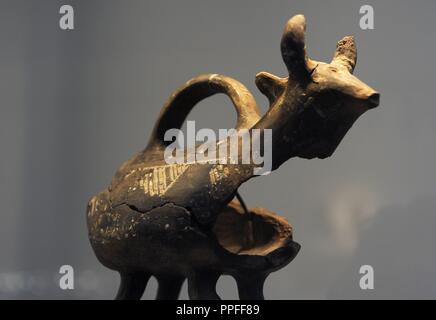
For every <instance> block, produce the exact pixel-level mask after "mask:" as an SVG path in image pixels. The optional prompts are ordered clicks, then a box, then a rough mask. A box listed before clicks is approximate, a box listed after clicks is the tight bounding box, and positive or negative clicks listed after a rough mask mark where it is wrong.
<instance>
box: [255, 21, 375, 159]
mask: <svg viewBox="0 0 436 320" xmlns="http://www.w3.org/2000/svg"><path fill="white" fill-rule="evenodd" d="M305 31H306V23H305V18H304V16H302V15H297V16H294V17H293V18H291V19H290V20H289V21H288V22H287V24H286V26H285V30H284V33H283V36H282V40H281V53H282V57H283V60H284V62H285V65H286V67H287V69H288V72H289V76H288V77H287V78H279V77H276V76H273V75H271V74H269V73H266V72H261V73H259V74H258V75H257V76H256V84H257V86H258V88H259V89H260V91H261V92H262V93H264V94H265V95H266V96H267V97H268V99H269V101H270V104H271V106H270V111H269V113H270V115H274V114H279V115H280V119H282V120H281V121H280V122H282V123H284V120H283V118H286V117H287V114H289V116H291V114H292V117H293V119H292V121H290V122H291V123H290V124H289V126H288V127H287V128H285V129H283V130H282V131H280V135H281V136H283V137H286V138H287V139H285V142H286V141H289V143H290V144H292V146H291V148H292V149H293V151H292V152H293V155H294V156H299V157H302V158H314V157H318V158H325V157H328V156H330V155H331V154H332V153H333V152H334V150H335V149H336V147H337V146H338V144H339V143H340V141H341V140H342V138H343V137H344V136H345V134H346V132H347V131H348V129H349V128H350V127H351V126H352V124H353V123H354V122H355V121H356V120H357V118H358V117H359V116H360V115H362V114H363V113H364V112H365V111H367V110H369V109H371V108H374V107H376V106H377V105H378V104H379V98H380V95H379V93H377V92H376V91H375V90H374V89H372V88H371V87H369V86H368V85H367V84H365V83H364V82H362V81H361V80H359V79H358V78H357V77H355V76H354V75H353V70H354V67H355V65H356V58H357V52H356V45H355V43H354V39H353V37H351V36H347V37H344V38H343V39H341V40H340V41H339V42H338V43H337V46H336V51H335V53H334V56H333V59H332V61H331V62H330V63H324V62H319V61H315V60H312V59H309V58H308V56H307V54H306V45H305ZM277 119H279V117H277ZM282 142H283V141H282Z"/></svg>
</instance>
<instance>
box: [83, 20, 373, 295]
mask: <svg viewBox="0 0 436 320" xmlns="http://www.w3.org/2000/svg"><path fill="white" fill-rule="evenodd" d="M305 29H306V25H305V18H304V16H302V15H297V16H294V17H293V18H291V19H290V20H289V21H288V22H287V24H286V26H285V30H284V33H283V37H282V40H281V53H282V57H283V60H284V62H285V65H286V67H287V69H288V73H289V75H288V76H287V77H285V78H280V77H276V76H274V75H271V74H269V73H266V72H261V73H259V74H258V75H257V76H256V85H257V87H258V88H259V90H260V91H261V92H262V93H263V94H265V95H266V96H267V98H268V100H269V103H270V107H269V110H268V111H267V112H266V114H264V115H263V116H261V115H260V112H259V109H258V107H257V105H256V102H255V100H254V98H253V96H252V95H251V93H250V92H249V91H248V90H247V89H246V88H245V87H244V86H243V85H242V84H241V83H239V82H238V81H236V80H234V79H231V78H229V77H225V76H222V75H216V74H214V75H200V76H198V77H195V78H193V79H192V80H190V81H188V82H187V83H186V84H185V85H184V86H182V87H181V88H179V89H178V90H177V91H176V92H175V93H174V94H173V95H171V97H170V99H169V100H168V102H167V103H166V105H165V106H164V107H163V109H162V111H161V114H160V116H159V119H158V121H157V123H156V125H155V128H154V129H153V132H152V135H151V139H150V141H149V143H148V145H147V147H146V148H145V149H144V150H143V151H141V152H139V153H138V154H136V155H135V156H134V157H132V158H131V159H130V160H128V161H126V162H125V163H124V164H123V165H122V166H121V167H120V168H119V170H118V171H117V172H116V174H115V176H114V178H113V180H112V183H111V185H110V186H109V187H108V188H107V189H106V190H104V191H103V192H101V193H100V194H98V195H96V196H94V197H93V198H92V199H91V200H90V201H89V204H88V211H87V222H88V229H89V238H90V241H91V244H92V247H93V249H94V251H95V254H96V256H97V257H98V259H99V260H100V261H101V263H103V264H104V265H105V266H107V267H108V268H111V269H113V270H116V271H118V272H119V273H120V275H121V285H120V289H119V291H118V294H117V298H118V299H139V298H140V297H141V296H142V294H143V292H144V290H145V287H146V284H147V281H148V279H149V277H150V276H152V275H153V276H155V277H156V278H157V280H158V285H159V287H158V294H157V299H176V298H177V297H178V295H179V291H180V288H181V285H182V283H183V281H184V280H185V279H188V292H189V296H190V298H191V299H218V298H219V297H218V295H217V293H216V291H215V284H216V281H217V279H218V278H219V276H220V275H222V274H228V275H232V276H233V277H234V278H235V280H236V282H237V285H238V291H239V296H240V298H241V299H263V283H264V281H265V279H266V277H267V276H268V274H269V273H271V272H273V271H275V270H278V269H280V268H282V267H284V266H285V265H287V264H288V263H289V262H290V261H292V259H293V258H294V257H295V256H296V255H297V253H298V251H299V249H300V246H299V245H298V244H297V243H296V242H294V241H293V237H292V228H291V226H290V225H289V224H288V222H287V221H286V220H285V219H283V218H281V217H280V216H278V215H276V214H274V213H272V212H269V211H267V210H265V209H247V208H246V207H245V204H244V203H243V201H242V200H241V198H240V197H239V195H238V193H237V191H238V188H239V186H240V185H241V184H242V183H244V182H246V181H247V180H249V179H250V178H252V177H254V176H256V173H255V172H256V171H255V170H254V169H255V168H256V167H257V166H258V165H257V164H255V163H254V162H250V163H244V164H241V163H240V162H238V163H227V164H222V163H210V162H208V163H204V162H200V163H199V162H192V163H178V164H177V163H176V164H168V162H167V161H166V159H165V157H164V154H165V149H166V148H167V146H168V144H169V143H170V142H168V141H165V139H164V136H165V132H167V130H169V129H173V128H180V127H181V126H182V125H183V123H184V121H185V119H186V117H187V115H188V114H189V112H190V111H191V109H192V108H193V107H194V106H195V104H196V103H198V102H199V101H201V100H202V99H205V98H207V97H209V96H211V95H213V94H216V93H224V94H226V95H228V96H229V97H230V99H231V101H232V103H233V105H234V107H235V109H236V111H237V122H236V126H235V128H236V130H237V131H241V130H247V131H248V132H249V133H251V132H252V131H253V130H254V129H259V130H260V132H264V131H265V129H271V130H272V131H271V133H272V135H271V138H270V140H269V141H268V143H271V146H272V170H275V169H277V168H278V167H279V166H280V165H281V164H282V163H284V162H285V161H286V160H288V159H290V158H292V157H301V158H307V159H311V158H325V157H328V156H330V155H331V154H332V153H333V152H334V150H335V149H336V148H337V146H338V144H339V143H340V141H341V140H342V138H343V137H344V135H345V134H346V132H347V131H348V130H349V129H350V127H351V126H352V124H353V123H354V122H355V121H356V120H357V118H358V117H359V116H360V115H362V114H363V113H364V112H365V111H367V110H369V109H371V108H374V107H376V106H377V105H378V103H379V94H378V93H377V92H376V91H375V90H373V89H372V88H370V87H369V86H368V85H366V84H364V83H363V82H361V81H360V80H359V79H357V78H356V77H355V76H353V75H352V73H353V70H354V66H355V63H356V48H355V44H354V40H353V38H352V37H345V38H343V39H342V40H340V41H339V42H338V44H337V47H336V52H335V54H334V57H333V60H332V61H331V62H330V63H323V62H318V61H314V60H311V59H309V58H308V57H307V55H306V49H305ZM250 138H251V139H254V138H253V136H251V135H250ZM221 142H222V141H221ZM218 143H220V142H218ZM235 197H236V199H237V200H236V199H234V198H235Z"/></svg>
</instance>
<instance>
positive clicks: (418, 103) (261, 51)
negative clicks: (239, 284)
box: [0, 0, 436, 299]
mask: <svg viewBox="0 0 436 320" xmlns="http://www.w3.org/2000/svg"><path fill="white" fill-rule="evenodd" d="M62 4H69V5H72V6H73V8H74V10H75V30H73V31H63V30H61V29H60V28H59V19H60V15H59V8H60V6H61V5H62ZM364 4H370V5H373V7H374V10H375V21H374V22H375V29H374V30H361V29H360V27H359V19H360V14H359V8H360V6H361V5H364ZM297 13H303V14H305V15H306V19H307V48H308V52H309V55H310V56H311V57H312V58H314V59H316V60H321V61H329V60H330V58H331V56H332V54H333V51H334V48H335V44H336V41H337V40H339V39H340V38H342V37H343V36H344V35H347V34H353V35H355V37H356V41H357V46H358V55H359V58H358V63H357V68H356V70H355V74H356V75H357V76H358V77H359V78H360V79H362V80H363V81H365V82H367V83H368V84H369V85H371V86H372V87H374V88H375V89H377V90H379V92H380V93H381V104H380V107H379V108H377V109H375V110H371V111H370V112H368V113H367V114H365V115H364V116H363V117H362V118H360V119H359V120H358V121H357V123H356V124H355V125H354V127H353V128H352V130H350V132H349V133H348V134H347V136H346V137H345V139H344V140H343V142H342V143H341V145H340V146H339V148H338V149H337V151H336V152H335V154H334V155H333V156H332V157H331V158H329V159H325V160H310V161H309V160H302V159H292V160H290V161H288V162H287V163H286V164H285V165H283V166H282V167H281V168H280V169H279V170H278V171H276V172H274V173H273V174H271V175H269V176H265V177H260V178H258V179H254V180H251V181H249V182H248V183H246V184H244V185H243V186H242V188H241V193H242V195H243V196H244V198H245V200H246V202H247V204H248V205H249V206H251V207H253V206H262V207H265V208H268V209H270V210H272V211H275V212H277V213H279V214H281V215H284V216H285V217H286V218H287V219H288V220H289V221H290V222H291V224H292V225H293V226H294V229H295V240H296V241H298V242H299V243H300V244H301V245H302V249H301V251H300V253H299V255H298V256H297V258H296V259H295V260H294V261H293V262H292V263H291V264H290V265H289V266H288V267H286V268H285V269H282V270H280V271H279V272H276V273H274V274H272V275H271V276H270V278H269V281H267V283H266V285H265V296H266V298H268V299H306V298H314V299H331V298H339V299H349V298H359V299H360V298H362V299H365V298H372V299H379V298H436V252H435V249H434V244H435V243H436V233H435V232H434V227H435V226H436V215H435V208H436V197H435V196H436V170H435V164H436V122H435V120H436V107H435V103H434V92H435V76H434V74H435V71H436V65H435V64H434V63H433V59H434V57H435V54H436V44H435V43H436V41H435V40H436V39H435V37H436V35H435V29H434V16H435V14H436V2H434V1H430V0H428V1H424V0H421V1H416V2H411V1H406V0H404V1H397V0H396V1H393V0H391V1H372V0H366V1H346V0H342V1H339V0H337V1H336V0H335V1H313V0H304V1H297V0H295V1H291V0H283V1H260V0H255V1H253V0H252V1H248V0H240V1H234V0H233V1H230V0H219V1H201V0H183V1H168V0H161V1H139V0H137V1H134V0H124V1H121V0H119V1H112V0H105V1H102V0H101V1H96V0H87V1H85V0H82V1H78V0H77V1H73V0H70V1H59V0H56V1H50V0H45V1H31V0H28V1H23V0H1V1H0V110H1V113H0V147H1V148H0V154H1V156H0V161H1V163H0V200H1V209H0V217H1V222H0V298H4V299H14V298H28V299H43V298H61V299H79V298H82V299H100V298H103V299H111V298H113V297H114V295H115V293H116V290H117V288H118V282H119V277H118V274H116V273H115V272H113V271H111V270H108V269H106V268H105V267H103V266H102V265H101V264H99V262H98V261H97V259H96V258H95V256H94V254H93V252H92V249H91V247H90V244H89V242H88V239H87V229H86V221H85V208H86V203H87V200H88V198H89V197H90V196H92V195H94V194H95V193H97V192H98V191H100V190H102V189H103V188H105V187H106V186H107V185H108V184H109V182H110V179H111V178H112V175H113V173H114V172H115V170H116V169H117V168H118V166H119V165H120V164H121V163H122V162H123V161H124V160H126V159H127V158H129V157H130V156H131V155H132V154H134V153H135V152H137V151H139V150H140V149H141V148H143V147H144V146H145V144H146V142H147V139H148V136H149V134H150V131H151V128H152V126H153V124H154V122H155V120H156V117H157V115H158V113H159V110H160V108H161V106H162V105H163V103H164V102H165V100H166V99H167V97H168V96H169V95H170V94H171V93H172V91H173V90H174V89H176V88H177V87H178V86H179V85H181V84H182V83H184V82H185V81H186V80H187V79H189V78H191V77H192V76H194V75H197V74H199V73H221V74H225V75H228V76H231V77H234V78H236V79H238V80H239V81H241V82H242V83H244V84H245V85H246V86H247V87H248V88H249V89H250V90H251V91H252V92H253V93H254V95H255V97H256V99H257V101H258V103H259V104H260V105H261V106H262V108H263V109H262V110H263V111H265V106H266V104H267V101H266V99H265V97H263V96H262V95H261V94H260V93H259V91H258V90H257V89H256V87H255V85H254V77H255V74H256V73H257V72H259V71H268V72H271V73H274V74H277V75H280V76H284V75H286V69H285V66H284V64H283V62H282V59H281V56H280V50H279V43H280V37H281V34H282V30H283V26H284V24H285V22H286V21H287V19H288V18H289V17H291V16H292V15H294V14H297ZM190 119H193V120H196V121H197V128H198V127H211V128H230V127H232V126H233V125H234V121H235V119H236V118H235V114H234V110H233V108H232V107H231V103H230V102H229V101H228V99H227V98H226V97H225V96H214V97H212V98H210V99H208V100H205V101H204V102H201V103H200V105H199V106H198V107H197V108H196V109H195V110H194V112H193V114H192V116H191V117H190ZM64 264H69V265H72V266H73V267H74V271H75V280H76V281H75V289H74V290H71V291H63V290H61V289H59V286H58V279H59V267H60V266H61V265H64ZM364 264H369V265H371V266H373V268H374V271H375V283H374V285H375V289H374V290H366V291H362V290H361V289H360V287H359V279H360V275H359V268H360V266H361V265H364ZM155 288H156V282H155V280H152V281H151V282H150V285H149V287H148V289H147V292H146V294H145V295H144V298H152V297H154V294H155ZM218 292H219V293H220V294H221V296H222V297H223V298H236V297H237V292H236V284H235V282H234V280H233V279H232V278H230V277H222V278H221V279H220V280H219V282H218ZM182 298H187V294H186V284H185V286H184V290H183V293H182Z"/></svg>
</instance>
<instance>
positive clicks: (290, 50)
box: [280, 14, 311, 81]
mask: <svg viewBox="0 0 436 320" xmlns="http://www.w3.org/2000/svg"><path fill="white" fill-rule="evenodd" d="M305 33H306V19H305V18H304V16H303V15H301V14H300V15H296V16H294V17H292V18H291V19H289V21H288V22H287V23H286V26H285V30H284V32H283V36H282V41H281V44H280V48H281V51H282V57H283V61H284V62H285V64H286V67H287V68H288V71H289V74H290V76H292V77H293V78H296V79H297V80H300V81H303V80H308V79H309V78H310V72H311V70H310V68H309V65H308V59H307V55H306V43H305Z"/></svg>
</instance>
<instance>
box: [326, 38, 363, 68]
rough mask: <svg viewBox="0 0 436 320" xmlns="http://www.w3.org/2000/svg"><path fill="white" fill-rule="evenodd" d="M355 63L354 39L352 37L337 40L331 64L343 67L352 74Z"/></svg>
mask: <svg viewBox="0 0 436 320" xmlns="http://www.w3.org/2000/svg"><path fill="white" fill-rule="evenodd" d="M356 61H357V50H356V43H355V42H354V38H353V37H352V36H347V37H344V38H342V39H341V40H339V41H338V44H337V45H336V51H335V55H334V57H333V60H332V62H331V64H335V65H337V66H340V67H345V68H347V69H348V71H349V72H350V73H353V71H354V67H355V66H356Z"/></svg>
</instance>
